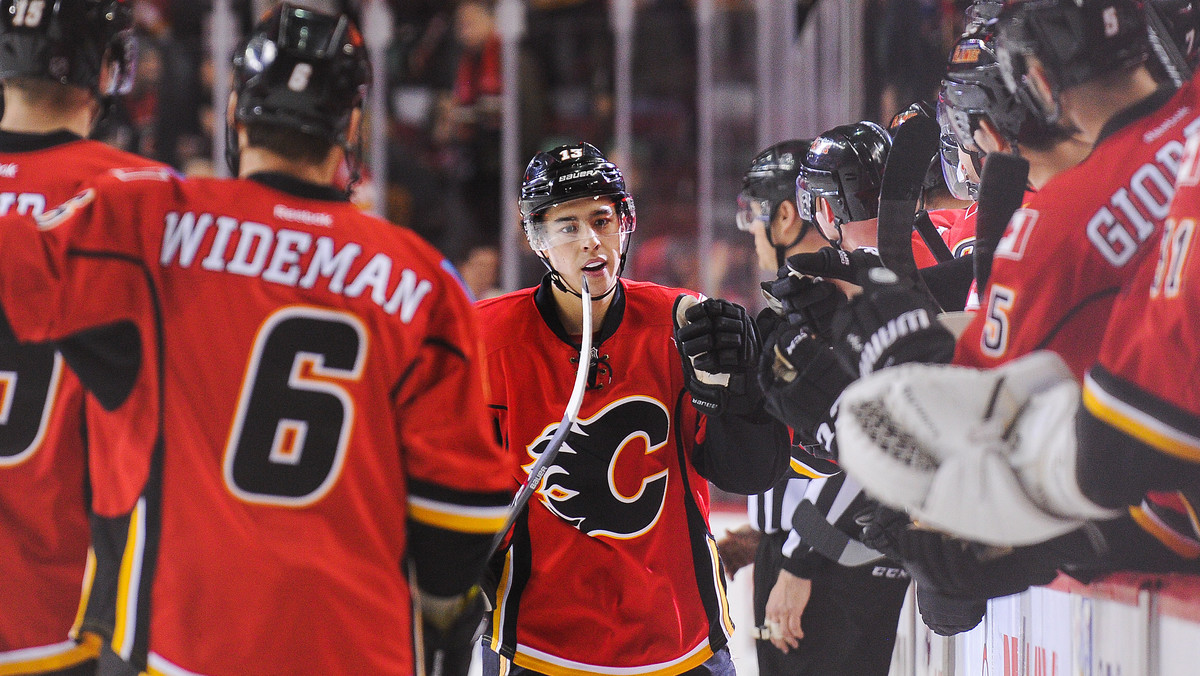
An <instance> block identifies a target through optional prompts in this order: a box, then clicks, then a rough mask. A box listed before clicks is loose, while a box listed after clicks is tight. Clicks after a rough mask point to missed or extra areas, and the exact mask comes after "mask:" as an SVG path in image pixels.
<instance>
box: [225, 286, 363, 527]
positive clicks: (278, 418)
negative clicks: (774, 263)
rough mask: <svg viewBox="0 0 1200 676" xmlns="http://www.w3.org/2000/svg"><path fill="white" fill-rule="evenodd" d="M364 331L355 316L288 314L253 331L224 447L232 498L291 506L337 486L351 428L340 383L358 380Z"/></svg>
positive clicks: (310, 311) (304, 310)
mask: <svg viewBox="0 0 1200 676" xmlns="http://www.w3.org/2000/svg"><path fill="white" fill-rule="evenodd" d="M366 354H367V332H366V329H365V328H364V327H363V325H362V323H361V322H360V321H359V320H358V319H357V318H356V317H354V316H353V315H350V314H346V313H342V312H334V311H330V310H322V309H318V308H312V307H287V308H284V309H282V310H279V311H277V312H276V313H275V314H273V315H271V316H270V317H269V318H267V320H266V321H265V322H264V323H263V325H262V327H261V328H260V329H259V331H258V338H257V339H256V340H255V342H254V351H253V353H252V356H251V358H250V364H249V366H248V367H247V369H246V375H245V376H244V378H243V381H242V393H241V396H240V397H239V399H238V409H237V416H236V417H235V418H234V421H233V428H232V430H230V433H229V440H228V442H227V443H226V446H225V463H224V464H225V484H226V486H228V487H229V490H230V491H231V492H232V493H233V494H234V495H236V496H237V497H239V498H241V499H242V500H245V501H247V502H255V503H262V504H271V505H282V506H288V507H303V506H306V505H310V504H312V503H313V502H316V501H317V500H320V499H321V498H322V497H323V496H324V495H325V494H326V493H327V492H329V489H330V488H332V487H333V484H334V482H336V481H337V477H338V475H339V474H340V473H341V469H342V463H343V461H344V460H345V456H346V446H347V444H348V443H349V440H350V431H351V429H352V428H353V426H354V400H353V399H352V398H351V396H350V393H348V392H347V391H346V390H345V388H343V387H342V386H341V385H340V384H339V382H342V383H344V382H353V381H357V380H358V379H359V377H360V376H362V369H363V362H364V361H365V357H366Z"/></svg>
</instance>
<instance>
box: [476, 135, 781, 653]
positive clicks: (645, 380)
mask: <svg viewBox="0 0 1200 676" xmlns="http://www.w3.org/2000/svg"><path fill="white" fill-rule="evenodd" d="M520 205H521V215H522V218H523V222H524V227H525V233H526V236H527V238H528V241H529V245H530V247H531V248H532V249H533V250H534V252H535V253H536V254H537V255H538V256H539V257H540V258H541V259H542V261H543V262H544V263H545V264H546V267H547V269H548V272H547V274H546V276H545V277H544V278H543V280H542V283H541V284H540V285H539V286H537V287H533V288H529V289H523V290H520V291H516V292H513V293H510V294H507V295H505V296H501V297H499V298H494V299H489V300H485V301H481V302H480V303H479V305H478V307H479V311H480V317H481V320H482V323H483V326H484V344H485V346H486V350H487V361H488V369H489V381H490V384H491V398H490V399H489V405H490V406H491V409H492V411H493V413H494V415H495V417H496V428H497V431H498V433H499V435H500V437H501V438H502V439H503V440H504V442H505V444H506V446H507V449H508V453H509V471H508V474H507V476H508V477H509V481H510V482H512V481H524V480H525V476H526V473H527V472H528V466H529V465H530V464H531V462H532V461H533V460H534V459H535V458H536V457H537V456H538V455H540V454H541V452H542V451H543V449H544V448H545V447H546V444H547V440H548V439H549V437H550V436H551V435H552V434H553V432H554V431H555V430H556V429H557V426H558V424H559V420H560V417H561V415H562V409H563V407H564V404H565V403H566V402H567V400H568V394H569V393H570V391H571V382H572V380H573V374H574V372H575V370H576V363H577V360H578V358H579V349H580V348H579V341H580V339H581V338H580V336H581V333H582V331H583V306H582V301H581V296H582V292H583V286H582V285H583V280H584V279H585V278H586V280H587V285H588V293H589V296H590V297H591V298H592V303H591V310H592V316H593V317H594V318H595V320H594V326H596V327H597V330H596V331H595V335H594V338H593V350H592V360H593V364H592V365H591V374H590V378H589V379H588V383H587V389H586V391H585V393H584V395H583V400H582V407H581V409H580V411H579V415H578V418H577V419H578V421H579V422H577V423H576V424H575V427H574V428H573V429H572V431H571V432H570V433H569V434H568V435H567V437H566V443H565V444H564V445H563V447H562V449H561V451H560V452H559V453H558V455H557V456H556V458H555V460H554V461H553V462H552V463H551V465H550V468H549V470H548V471H547V472H546V474H545V476H544V479H543V480H542V481H541V482H540V484H539V485H538V486H537V492H536V494H535V498H534V499H533V500H531V501H530V503H529V504H528V505H527V507H526V509H525V510H524V511H523V512H522V513H521V515H520V518H519V519H518V520H517V522H516V524H515V526H514V527H513V531H512V533H511V537H510V538H509V539H508V541H507V543H506V546H505V547H504V548H502V549H501V550H500V552H499V554H498V556H497V557H496V558H495V560H494V561H493V565H492V572H493V573H494V575H495V580H494V586H493V589H494V590H495V594H496V604H495V610H494V611H493V612H492V613H491V616H490V623H489V627H488V631H487V633H486V635H485V637H484V646H485V650H484V673H485V674H490V675H492V676H496V675H497V674H520V673H543V674H551V675H558V674H563V675H565V674H576V673H580V672H593V673H614V672H615V671H619V672H620V673H626V674H641V673H661V674H678V673H684V672H688V671H689V670H692V669H698V670H700V671H702V672H706V673H713V674H732V673H733V665H732V663H731V662H730V659H729V651H728V648H727V647H726V643H727V641H728V639H729V635H730V632H731V631H732V629H733V627H732V625H731V623H730V618H729V611H728V607H727V605H726V600H725V590H724V581H723V577H722V572H721V569H720V563H719V560H718V558H717V550H716V547H715V544H714V541H713V539H712V536H711V535H710V534H709V531H708V523H707V522H708V519H707V516H708V500H709V498H708V487H707V480H711V481H712V482H713V483H714V484H716V485H717V486H718V487H721V488H722V489H724V490H728V491H733V492H738V493H744V494H745V493H755V492H758V491H762V490H764V489H766V488H767V487H769V486H770V485H771V484H772V483H773V482H774V481H776V480H777V479H778V478H779V477H780V476H781V474H782V473H783V471H784V470H785V469H786V467H787V464H788V458H789V444H788V439H787V431H786V429H784V428H783V426H782V425H780V424H778V423H776V422H774V421H772V420H771V419H770V417H769V416H766V415H765V413H763V411H762V406H761V394H757V393H756V392H755V390H754V382H753V364H754V363H755V360H756V357H757V351H758V337H757V334H756V332H755V329H754V323H753V321H752V320H751V319H750V317H748V316H746V313H745V311H744V310H742V309H741V308H740V307H738V306H736V305H733V304H730V303H727V302H725V301H717V300H709V301H705V302H703V303H697V304H694V305H691V309H690V310H687V311H684V310H682V308H683V307H686V305H685V303H688V301H686V300H684V299H687V298H692V296H690V294H684V295H683V297H682V298H681V299H677V296H680V290H679V289H667V288H664V287H661V286H657V285H655V284H649V283H642V282H631V281H628V280H624V279H622V278H621V276H620V274H621V269H622V266H623V262H624V259H625V255H626V254H627V253H628V249H629V240H630V237H631V234H632V232H633V229H634V227H635V223H636V221H635V212H634V206H633V198H632V197H631V196H630V195H629V193H628V192H627V191H626V189H625V182H624V179H623V178H622V175H621V171H620V170H619V169H618V168H617V167H616V166H615V165H614V164H612V163H611V162H609V161H608V160H607V159H606V158H605V157H604V155H603V154H602V153H601V152H600V151H599V150H598V149H596V148H595V147H594V146H592V145H591V144H588V143H576V144H571V145H564V146H559V147H557V148H554V149H553V150H549V151H546V152H540V153H538V154H537V155H536V156H534V158H533V159H532V161H530V163H529V165H528V167H527V169H526V170H525V177H524V182H523V183H522V186H521V202H520ZM693 302H694V298H693ZM688 304H690V303H688ZM674 305H678V306H679V307H678V308H676V307H673V306H674ZM677 309H678V310H679V311H678V312H677V311H676V310H677ZM681 313H682V314H684V315H685V316H686V319H687V321H686V323H685V322H679V324H680V327H679V328H678V329H677V330H676V329H675V328H674V326H673V323H672V316H673V315H678V314H681ZM673 339H674V341H675V342H676V343H678V345H679V347H678V348H676V347H675V346H673V345H672V340H673ZM681 354H682V355H683V358H682V359H681ZM718 371H720V372H722V374H723V375H726V376H728V378H727V381H728V383H727V384H722V383H721V382H720V381H721V380H724V379H721V378H714V377H713V376H714V372H718ZM534 381H536V382H537V383H538V385H537V386H536V387H534V386H531V382H534ZM689 395H690V396H689Z"/></svg>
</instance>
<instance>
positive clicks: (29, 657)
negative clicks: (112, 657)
mask: <svg viewBox="0 0 1200 676" xmlns="http://www.w3.org/2000/svg"><path fill="white" fill-rule="evenodd" d="M99 655H100V637H99V636H96V635H94V634H86V635H84V637H83V638H82V639H81V640H80V641H79V642H78V643H76V642H75V641H63V642H62V643H56V644H54V645H48V646H40V647H37V648H23V649H21V650H12V651H9V652H5V653H0V676H19V675H23V674H41V673H45V672H47V671H57V670H59V669H66V668H68V667H73V666H75V665H77V664H80V663H83V662H86V661H88V660H94V659H96V657H97V656H99Z"/></svg>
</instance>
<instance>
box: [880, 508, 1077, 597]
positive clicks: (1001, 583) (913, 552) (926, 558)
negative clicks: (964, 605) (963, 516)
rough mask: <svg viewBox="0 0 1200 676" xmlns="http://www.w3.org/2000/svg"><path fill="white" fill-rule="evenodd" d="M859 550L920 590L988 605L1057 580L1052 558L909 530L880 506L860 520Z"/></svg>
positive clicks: (1041, 551) (1037, 550)
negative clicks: (902, 573)
mask: <svg viewBox="0 0 1200 676" xmlns="http://www.w3.org/2000/svg"><path fill="white" fill-rule="evenodd" d="M858 519H859V522H860V523H862V524H863V536H862V541H863V544H865V545H867V546H868V547H870V548H872V549H876V550H878V551H880V552H883V553H884V554H887V555H888V556H889V557H891V558H893V559H896V560H898V561H902V562H903V563H904V568H905V569H906V570H907V571H908V572H909V574H910V575H912V578H913V579H914V580H916V581H917V585H918V588H920V587H921V586H924V587H926V588H927V589H931V590H935V591H937V592H938V593H940V594H943V595H946V596H953V597H959V598H964V599H968V598H974V599H980V598H982V599H989V598H997V597H1000V596H1009V595H1011V594H1017V593H1020V592H1022V591H1025V590H1026V589H1028V588H1029V587H1030V586H1032V585H1040V584H1048V583H1049V582H1050V581H1051V580H1053V579H1054V578H1055V576H1056V575H1057V566H1056V563H1057V562H1056V560H1055V558H1054V556H1053V552H1051V551H1049V550H1047V549H1045V548H1042V547H1038V546H1034V547H1022V548H1018V549H1008V550H1000V549H995V548H990V547H986V546H983V545H980V544H977V543H972V542H967V541H965V540H959V539H957V538H952V537H950V536H948V535H944V534H942V533H938V532H934V531H930V530H924V529H921V528H917V527H916V526H914V525H913V524H912V523H911V521H910V520H909V518H908V515H906V514H904V513H902V512H898V511H896V510H894V509H891V508H889V507H884V506H882V505H879V506H876V507H875V509H874V510H872V511H870V512H868V513H865V514H860V515H859V517H858Z"/></svg>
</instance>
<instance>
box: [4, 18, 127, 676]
mask: <svg viewBox="0 0 1200 676" xmlns="http://www.w3.org/2000/svg"><path fill="white" fill-rule="evenodd" d="M132 27H133V17H132V10H131V8H130V3H129V2H126V1H123V0H64V1H63V2H58V3H50V4H43V3H39V4H37V5H36V7H35V6H31V4H30V3H27V2H14V1H13V0H6V1H5V2H2V3H0V81H2V82H3V85H4V109H3V110H4V117H3V119H0V168H2V170H0V214H3V213H19V214H25V215H30V216H36V215H40V214H41V213H42V212H44V211H45V210H46V209H47V208H50V207H53V206H54V205H56V204H58V203H59V202H62V201H63V200H65V199H67V198H68V197H70V196H71V195H73V194H75V192H76V191H77V190H78V189H79V185H80V183H81V182H82V181H84V180H85V179H88V178H91V177H94V176H95V175H97V174H100V173H102V172H104V171H106V170H108V169H111V168H114V167H122V166H130V165H134V166H143V165H146V164H148V162H147V161H146V160H144V159H142V158H140V157H137V156H135V155H130V154H128V153H124V152H121V151H118V150H115V149H113V148H110V147H109V146H106V145H103V144H101V143H98V142H95V141H88V140H84V137H86V136H87V135H88V134H89V133H90V132H91V130H92V127H93V125H94V124H95V122H96V120H97V118H98V117H99V116H100V114H101V112H102V111H103V110H104V108H105V107H106V106H108V105H109V104H110V102H111V99H112V97H114V96H116V95H119V94H123V93H126V92H127V91H128V88H129V85H130V84H131V83H132V81H133V80H132V78H133V68H134V62H133V57H134V51H133V49H132V44H131V41H132V39H133V37H132ZM73 347H79V346H77V345H76V346H67V347H64V352H65V353H66V354H67V355H68V357H69V358H70V359H71V360H72V363H74V360H75V359H76V358H79V357H80V356H81V354H80V352H79V351H78V350H74V349H72V348H73ZM0 391H2V392H3V394H2V395H0V401H3V402H4V405H3V407H2V408H3V412H2V415H0V514H2V515H4V516H3V518H0V608H3V611H2V612H0V672H3V673H6V674H33V673H40V674H51V673H53V674H86V673H94V671H95V668H96V666H95V658H96V655H97V653H98V650H99V645H100V638H101V636H107V635H110V634H111V631H112V628H111V625H109V626H105V622H104V617H103V616H104V612H103V611H101V610H99V609H100V608H102V606H103V605H104V600H105V599H104V597H105V596H106V593H105V591H104V589H103V585H93V578H92V577H91V576H90V575H89V576H88V578H87V579H86V580H85V571H87V570H89V568H88V566H87V563H88V544H89V533H88V512H89V511H90V509H91V508H92V504H90V503H89V497H90V495H89V489H88V488H87V485H88V484H89V483H90V482H91V480H92V479H95V478H98V477H97V476H96V474H99V473H100V472H101V470H100V469H99V468H100V467H101V466H102V465H103V464H104V462H105V460H104V459H103V454H104V453H105V452H106V450H107V449H105V448H104V447H103V446H102V445H99V444H97V443H96V441H97V439H98V436H93V437H92V439H91V444H90V447H89V444H88V443H87V442H85V438H84V430H85V429H88V430H90V431H92V432H93V433H95V434H98V427H99V424H100V423H99V421H98V420H95V419H92V420H89V421H88V423H87V425H85V424H84V417H85V414H84V406H85V404H84V394H83V389H82V387H81V386H80V384H79V381H78V379H77V378H76V376H75V374H74V372H73V371H71V370H70V369H68V368H66V366H65V365H64V360H63V357H62V354H60V353H59V352H56V351H55V349H54V348H53V347H52V346H46V345H37V346H33V345H29V346H18V345H16V344H12V343H8V342H5V343H4V344H2V345H0ZM89 405H92V406H94V405H95V402H94V401H92V402H89ZM89 456H90V457H91V458H92V460H93V462H92V465H93V467H94V468H96V472H95V473H94V474H93V473H89V472H88V458H89ZM98 506H99V507H103V505H98ZM92 570H94V569H92ZM85 588H86V594H85V596H84V600H85V601H88V602H89V612H88V614H87V617H86V621H84V617H83V614H82V612H80V611H81V610H82V609H81V608H80V607H79V606H80V601H81V599H80V590H81V589H85ZM108 600H110V601H111V599H108ZM77 614H78V615H79V618H80V619H79V620H78V621H77V619H76V618H77ZM68 632H70V633H71V638H68ZM72 639H73V640H72Z"/></svg>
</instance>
